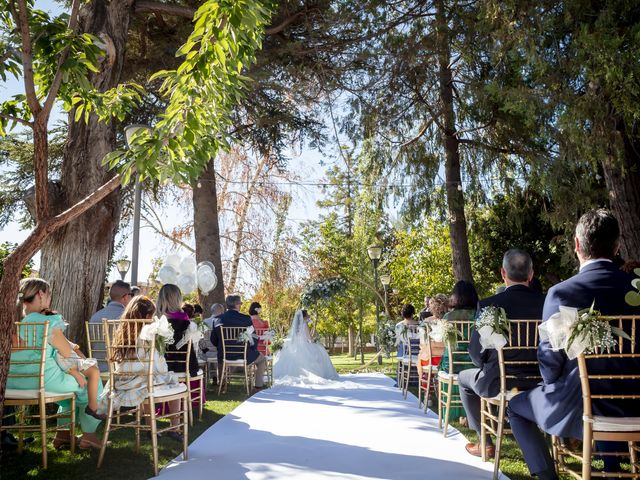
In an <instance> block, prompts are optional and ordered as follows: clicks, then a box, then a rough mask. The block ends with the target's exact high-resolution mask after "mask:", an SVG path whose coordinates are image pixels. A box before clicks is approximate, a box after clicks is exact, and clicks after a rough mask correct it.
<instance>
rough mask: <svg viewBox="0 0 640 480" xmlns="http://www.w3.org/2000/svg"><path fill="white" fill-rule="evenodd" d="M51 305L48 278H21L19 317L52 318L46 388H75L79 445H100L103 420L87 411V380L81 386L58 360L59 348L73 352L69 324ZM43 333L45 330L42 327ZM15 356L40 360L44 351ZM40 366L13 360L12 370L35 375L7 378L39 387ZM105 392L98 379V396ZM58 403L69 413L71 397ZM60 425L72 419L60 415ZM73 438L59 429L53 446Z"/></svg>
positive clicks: (23, 386) (12, 383)
mask: <svg viewBox="0 0 640 480" xmlns="http://www.w3.org/2000/svg"><path fill="white" fill-rule="evenodd" d="M50 305H51V288H50V286H49V284H48V283H47V282H46V281H44V280H42V279H40V278H25V279H24V280H22V281H21V282H20V290H19V293H18V301H17V308H18V316H19V321H20V322H21V323H23V324H27V323H43V322H49V334H48V339H47V352H46V359H45V365H44V385H45V390H46V391H47V392H52V393H69V392H73V393H74V394H75V396H76V419H77V420H79V422H80V426H81V428H82V432H83V433H82V437H81V439H80V444H79V446H80V448H82V449H90V448H100V447H101V444H100V440H99V439H98V437H97V436H96V433H95V432H96V429H97V428H98V425H100V420H99V419H98V418H95V417H94V416H93V415H91V414H90V413H88V412H87V406H88V404H89V398H88V391H87V383H86V382H85V383H84V385H82V386H80V385H79V384H78V381H77V380H76V379H75V378H74V377H73V376H71V375H68V374H67V373H65V372H64V370H63V369H62V368H60V366H59V365H58V363H57V362H56V352H60V353H61V354H62V355H64V356H68V355H70V350H71V347H70V342H69V340H67V338H66V337H65V335H64V330H65V329H66V324H65V323H64V321H63V320H62V316H61V315H58V314H51V312H50V311H49V307H50ZM40 333H41V334H42V331H41V332H40ZM11 360H12V361H14V362H21V361H22V362H33V361H36V362H37V361H39V360H40V354H39V353H38V352H36V351H33V350H23V351H16V352H13V353H12V354H11ZM38 369H39V367H38V365H37V363H36V364H33V363H31V364H22V365H21V364H19V363H14V364H12V365H11V369H10V373H11V374H14V375H20V374H22V375H31V377H28V378H27V377H24V378H20V377H11V378H9V379H8V380H7V388H8V389H9V388H11V389H17V390H32V389H34V388H38V378H37V374H38ZM101 393H102V382H98V383H97V396H100V394H101ZM57 403H58V405H59V409H58V414H59V415H64V414H66V415H68V411H69V409H70V408H71V400H62V401H60V402H57ZM58 425H59V426H63V425H68V419H67V418H64V417H61V418H58ZM70 442H71V437H70V434H69V430H62V429H59V430H57V432H56V437H55V438H54V440H53V446H54V447H55V448H56V449H58V448H62V447H64V446H67V445H69V444H70Z"/></svg>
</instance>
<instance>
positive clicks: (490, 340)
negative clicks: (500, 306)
mask: <svg viewBox="0 0 640 480" xmlns="http://www.w3.org/2000/svg"><path fill="white" fill-rule="evenodd" d="M478 335H480V345H481V346H482V350H486V349H487V348H492V349H496V350H501V349H502V348H503V347H504V346H505V345H506V344H507V339H506V338H505V336H504V335H503V334H501V333H496V331H495V330H494V329H493V327H492V326H490V325H485V326H484V327H480V328H479V329H478Z"/></svg>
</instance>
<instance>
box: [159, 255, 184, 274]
mask: <svg viewBox="0 0 640 480" xmlns="http://www.w3.org/2000/svg"><path fill="white" fill-rule="evenodd" d="M163 265H167V266H168V267H171V268H173V269H174V270H175V271H176V272H177V271H178V269H179V268H180V255H178V254H177V253H170V254H169V255H167V256H166V258H165V259H164V264H163Z"/></svg>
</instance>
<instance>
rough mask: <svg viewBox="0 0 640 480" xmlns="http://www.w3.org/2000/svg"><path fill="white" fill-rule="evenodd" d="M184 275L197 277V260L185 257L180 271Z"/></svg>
mask: <svg viewBox="0 0 640 480" xmlns="http://www.w3.org/2000/svg"><path fill="white" fill-rule="evenodd" d="M178 272H180V273H181V274H182V275H195V273H196V259H195V258H193V257H191V256H189V257H184V258H183V259H182V261H181V262H180V268H179V269H178Z"/></svg>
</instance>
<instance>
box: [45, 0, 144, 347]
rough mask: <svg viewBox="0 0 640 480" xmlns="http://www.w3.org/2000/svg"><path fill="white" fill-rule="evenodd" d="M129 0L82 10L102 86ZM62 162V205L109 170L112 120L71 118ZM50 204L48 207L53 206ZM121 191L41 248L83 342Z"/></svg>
mask: <svg viewBox="0 0 640 480" xmlns="http://www.w3.org/2000/svg"><path fill="white" fill-rule="evenodd" d="M131 3H132V0H113V1H111V2H91V3H90V4H89V5H88V7H87V8H86V10H85V11H84V12H83V13H82V14H81V19H80V22H81V31H82V32H88V33H92V34H94V35H96V36H98V37H101V38H102V40H103V41H104V42H105V43H106V45H107V49H106V50H107V55H106V57H105V59H104V60H103V62H102V65H101V70H100V72H99V73H97V74H95V75H94V76H93V78H92V79H91V82H92V83H93V84H94V85H95V86H96V88H98V89H99V90H100V91H105V90H107V89H109V88H112V87H114V86H116V85H117V84H118V83H119V82H120V78H121V72H122V67H123V64H124V60H125V51H126V41H127V34H128V29H129V21H130V14H131ZM73 116H74V112H73V111H72V112H71V113H70V115H69V133H68V136H67V144H66V147H65V152H64V161H63V165H62V174H61V179H60V180H61V185H62V191H63V199H62V205H58V206H55V207H54V208H55V209H56V210H58V211H60V210H62V209H64V208H67V207H69V206H70V205H73V204H74V203H76V202H77V201H79V200H81V199H82V198H84V197H85V196H87V195H88V194H90V193H91V192H92V191H94V190H96V189H97V188H98V187H99V186H100V185H102V184H103V183H105V182H106V181H107V180H108V179H109V178H111V177H112V176H113V175H114V174H113V172H109V171H108V170H107V168H106V167H104V166H103V165H102V159H103V157H104V156H105V155H106V154H107V153H109V152H111V151H112V150H113V149H114V148H115V146H116V135H115V124H114V122H112V121H110V122H108V123H99V122H98V121H97V119H96V118H95V116H93V117H92V118H91V119H90V121H89V123H88V124H85V123H84V122H79V123H76V122H74V121H73ZM52 207H53V206H52ZM120 208H121V196H120V190H119V189H118V190H117V191H116V192H114V193H112V194H111V195H110V196H109V197H107V199H106V200H105V201H104V202H102V203H101V204H99V205H98V206H96V207H94V208H92V209H91V210H90V212H89V214H88V215H84V216H82V217H80V218H78V219H76V220H75V221H73V222H71V223H69V224H68V225H67V226H66V227H64V228H62V229H60V230H59V231H58V232H57V233H56V234H55V235H53V236H52V237H51V238H50V239H49V240H48V241H47V243H46V245H45V246H44V248H43V250H42V266H41V275H42V277H43V278H45V279H47V280H48V281H50V282H51V285H52V290H53V292H52V293H53V307H54V308H55V309H56V310H59V311H60V312H61V313H62V314H63V315H64V317H65V319H66V320H67V322H69V330H68V336H69V338H70V339H71V340H72V341H75V342H77V343H80V344H81V345H83V344H84V340H85V334H84V322H85V321H87V320H88V319H89V317H90V316H91V315H92V314H93V313H94V312H95V311H96V309H97V308H98V307H99V306H100V304H101V303H102V298H103V287H104V282H105V279H106V274H107V272H106V268H107V262H108V261H109V259H110V257H111V254H112V252H113V243H114V238H115V235H116V233H117V230H118V223H119V221H120Z"/></svg>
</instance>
